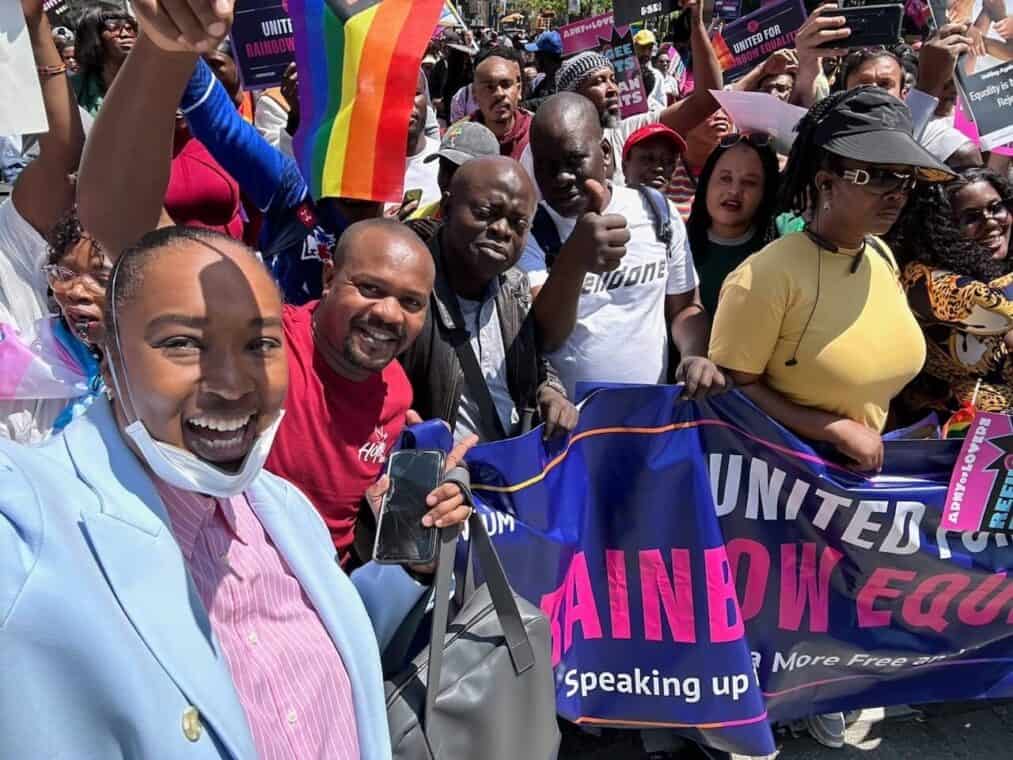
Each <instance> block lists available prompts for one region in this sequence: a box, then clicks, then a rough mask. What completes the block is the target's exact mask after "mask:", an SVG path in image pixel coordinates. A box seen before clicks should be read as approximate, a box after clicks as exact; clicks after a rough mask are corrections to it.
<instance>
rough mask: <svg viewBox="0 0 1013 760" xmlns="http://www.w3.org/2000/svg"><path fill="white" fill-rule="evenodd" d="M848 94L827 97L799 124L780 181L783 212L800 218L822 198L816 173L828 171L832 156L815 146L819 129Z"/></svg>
mask: <svg viewBox="0 0 1013 760" xmlns="http://www.w3.org/2000/svg"><path fill="white" fill-rule="evenodd" d="M848 94H849V93H848V92H837V93H834V94H833V95H831V96H830V97H827V98H824V99H823V100H821V101H820V102H819V103H817V104H816V105H814V106H813V107H812V108H810V109H809V112H808V113H807V114H806V115H805V116H803V117H802V120H801V121H800V122H799V123H798V126H797V127H796V130H797V131H798V136H797V137H796V138H795V143H794V144H793V145H792V146H791V153H789V154H788V163H787V165H785V167H784V174H783V175H782V178H781V195H780V198H779V199H778V207H779V208H780V210H781V211H790V212H792V213H795V214H798V215H800V216H801V215H804V214H805V212H806V211H807V210H808V209H810V208H813V207H815V205H816V202H817V198H818V196H819V188H817V187H816V172H818V171H819V170H820V169H824V168H826V167H827V165H828V164H829V163H830V161H831V156H832V155H833V154H831V153H829V152H828V151H826V150H824V149H823V147H822V146H820V145H818V144H817V143H816V140H815V136H816V128H817V127H818V126H819V125H820V124H821V123H822V122H823V120H824V119H825V118H826V117H827V116H828V115H829V114H830V112H831V111H833V110H834V108H836V107H837V104H838V103H840V102H841V101H842V100H843V99H844V98H845V97H846V96H847V95H848Z"/></svg>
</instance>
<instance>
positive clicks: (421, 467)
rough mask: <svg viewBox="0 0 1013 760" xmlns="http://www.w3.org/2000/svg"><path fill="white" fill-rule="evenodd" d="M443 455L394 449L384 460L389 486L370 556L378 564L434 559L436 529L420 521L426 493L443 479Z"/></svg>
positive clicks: (425, 508) (417, 562)
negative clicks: (427, 526)
mask: <svg viewBox="0 0 1013 760" xmlns="http://www.w3.org/2000/svg"><path fill="white" fill-rule="evenodd" d="M445 458H446V455H445V454H444V453H443V452H442V451H437V450H429V449H405V450H403V451H395V452H394V453H393V454H391V455H390V458H389V459H388V460H387V475H388V477H389V478H390V486H389V487H388V489H387V493H386V494H384V497H383V503H382V504H381V505H380V516H379V518H378V519H377V527H376V542H375V544H374V545H373V559H374V560H375V561H377V562H379V563H381V564H390V565H400V564H405V563H408V564H429V563H430V562H434V561H435V560H436V552H437V547H438V543H439V541H438V538H439V535H438V534H439V529H438V528H436V527H435V526H434V527H431V528H426V527H425V526H423V525H422V518H423V516H424V515H425V514H426V513H427V512H428V511H429V507H428V506H427V505H426V497H427V496H428V495H429V494H430V493H431V492H432V491H433V490H434V489H435V488H436V487H437V486H438V485H439V484H440V483H441V482H443V466H444V460H445Z"/></svg>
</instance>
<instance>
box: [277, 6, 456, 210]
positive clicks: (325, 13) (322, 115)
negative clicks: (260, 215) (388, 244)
mask: <svg viewBox="0 0 1013 760" xmlns="http://www.w3.org/2000/svg"><path fill="white" fill-rule="evenodd" d="M442 9H443V0H288V12H289V15H290V16H291V18H292V28H293V31H294V32H295V54H296V65H297V66H298V68H299V105H300V109H301V124H300V127H299V131H298V133H297V134H296V136H295V140H294V147H295V152H296V158H297V159H298V161H299V166H300V168H301V169H302V172H303V177H305V179H306V182H307V183H308V184H309V187H310V193H311V195H312V196H313V197H314V198H317V199H319V198H333V197H342V198H359V199H366V200H376V201H386V202H397V201H400V200H401V192H402V185H403V184H404V171H405V145H406V144H407V142H408V118H409V115H410V113H411V109H412V101H413V98H414V96H415V85H416V82H417V81H418V73H419V64H420V63H421V61H422V54H423V53H424V52H425V49H426V45H427V44H428V42H429V39H430V37H431V36H432V33H433V29H434V28H435V27H436V22H437V20H438V19H439V17H440V11H441V10H442Z"/></svg>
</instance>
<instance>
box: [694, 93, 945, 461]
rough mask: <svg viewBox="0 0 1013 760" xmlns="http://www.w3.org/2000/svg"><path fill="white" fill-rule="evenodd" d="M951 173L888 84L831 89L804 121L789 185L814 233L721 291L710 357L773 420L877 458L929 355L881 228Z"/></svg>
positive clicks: (790, 242)
mask: <svg viewBox="0 0 1013 760" xmlns="http://www.w3.org/2000/svg"><path fill="white" fill-rule="evenodd" d="M952 176H953V174H952V172H951V171H950V170H949V169H947V168H946V167H945V166H944V165H942V164H941V163H939V162H938V161H936V160H935V159H934V158H932V156H931V155H929V154H928V153H927V152H926V151H925V150H924V149H923V148H922V147H921V146H919V145H918V144H917V143H916V142H915V141H914V139H913V138H912V136H911V115H910V112H909V111H908V109H907V106H906V105H904V104H903V103H901V102H900V101H899V100H897V99H896V98H894V97H893V96H891V95H889V94H887V93H886V92H885V91H884V90H881V89H878V88H875V87H860V88H858V89H856V90H850V91H848V92H844V93H839V94H836V95H834V96H832V97H830V98H827V99H826V100H824V101H822V102H820V103H818V104H817V105H816V106H814V107H813V108H812V110H810V112H809V113H808V114H807V115H806V116H805V118H803V119H802V121H801V122H800V124H799V127H798V137H797V139H796V140H795V144H794V146H793V147H792V150H791V154H790V156H789V158H788V165H787V167H786V169H785V176H784V182H783V186H782V193H783V195H782V206H784V207H785V209H786V210H791V211H794V212H795V213H797V214H799V215H802V216H804V217H805V218H806V219H808V220H809V223H808V224H807V227H806V230H805V231H804V232H797V233H794V234H791V235H788V236H786V237H784V238H781V239H780V240H777V241H775V242H773V243H771V244H770V245H768V246H767V247H766V248H764V249H763V250H761V251H759V252H758V253H756V254H755V255H753V256H752V257H750V258H749V259H747V260H746V261H745V262H744V263H743V264H742V265H741V266H740V267H739V268H738V269H736V270H735V271H734V272H732V274H730V275H729V276H728V278H727V279H726V280H725V284H724V287H723V288H722V290H721V296H720V299H719V302H718V308H717V314H716V315H715V318H714V328H713V332H712V335H711V343H710V358H711V360H712V361H714V363H716V364H717V365H719V366H721V367H723V368H725V369H726V370H727V371H729V372H731V375H732V377H733V378H734V380H735V382H736V383H738V385H739V386H740V387H741V389H742V392H743V393H745V394H746V396H748V397H749V398H750V399H751V400H752V401H753V402H754V403H755V404H756V405H757V406H759V407H760V408H761V409H762V410H763V411H765V412H766V413H767V414H769V415H770V416H771V417H773V418H774V419H776V420H777V421H778V422H780V423H782V424H783V425H785V426H786V427H788V428H789V429H791V430H793V431H794V432H796V433H798V434H799V435H801V436H803V437H805V438H809V439H812V440H817V441H825V442H828V443H830V444H831V445H833V446H834V447H835V448H836V449H837V450H838V451H840V452H841V453H842V454H843V455H844V456H845V457H847V458H848V459H849V460H850V461H852V462H854V465H855V467H856V469H859V470H878V469H880V467H881V466H882V462H883V444H882V440H881V438H880V434H881V432H882V430H883V428H884V426H885V424H886V417H887V412H888V409H889V405H890V402H891V400H892V399H893V398H894V397H895V396H896V395H897V394H899V393H900V391H901V389H902V388H904V386H905V385H907V383H908V382H909V381H910V380H911V379H912V378H914V377H915V375H917V374H918V372H919V370H920V369H921V367H922V364H923V363H924V361H925V340H924V338H923V337H922V332H921V330H920V329H919V327H918V323H917V322H916V321H915V318H914V316H913V315H912V314H911V311H910V309H909V308H908V304H907V299H906V298H905V296H904V290H903V288H902V287H901V284H900V280H899V272H898V269H897V265H896V263H895V262H894V259H893V255H892V253H891V252H890V250H889V248H887V246H886V245H885V244H884V243H883V242H882V241H880V240H878V239H877V238H875V237H873V236H875V235H882V234H884V233H885V232H887V231H888V230H889V229H890V228H891V227H892V226H893V224H894V222H896V221H897V218H898V217H899V216H900V213H901V211H903V209H904V205H905V204H906V203H907V198H908V193H910V191H911V190H912V189H913V188H914V186H915V184H916V182H918V181H926V182H938V181H945V180H947V179H950V178H951V177H952Z"/></svg>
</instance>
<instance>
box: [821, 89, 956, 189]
mask: <svg viewBox="0 0 1013 760" xmlns="http://www.w3.org/2000/svg"><path fill="white" fill-rule="evenodd" d="M912 132H913V127H912V124H911V111H910V110H908V107H907V106H906V105H905V104H904V103H902V102H901V101H899V100H897V98H895V97H894V96H893V95H891V94H890V93H888V92H887V91H886V90H883V89H881V88H879V87H872V86H865V87H858V88H856V89H854V90H850V91H849V92H847V93H846V94H845V95H844V97H842V98H841V100H840V101H838V103H837V104H836V105H835V106H834V107H833V108H832V109H831V110H830V111H829V112H828V113H827V114H826V115H825V116H824V117H823V118H822V119H821V120H820V121H819V122H818V123H817V125H816V129H815V132H814V133H813V138H814V141H815V143H816V144H817V145H819V146H821V147H822V148H823V149H824V150H826V151H828V152H830V153H833V154H834V155H837V156H841V157H843V158H850V159H853V160H855V161H865V162H866V163H869V164H889V165H897V166H910V167H912V168H914V169H915V170H916V171H917V174H918V179H920V180H922V181H924V182H947V181H948V180H951V179H953V178H954V177H955V176H956V174H955V173H954V172H953V171H952V170H951V169H950V168H949V167H947V166H946V165H945V164H943V163H941V162H940V161H938V160H937V159H936V158H935V157H933V155H932V154H931V153H929V152H928V151H927V150H925V148H923V147H922V146H921V145H919V144H918V143H917V142H916V141H915V139H914V137H912Z"/></svg>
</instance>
